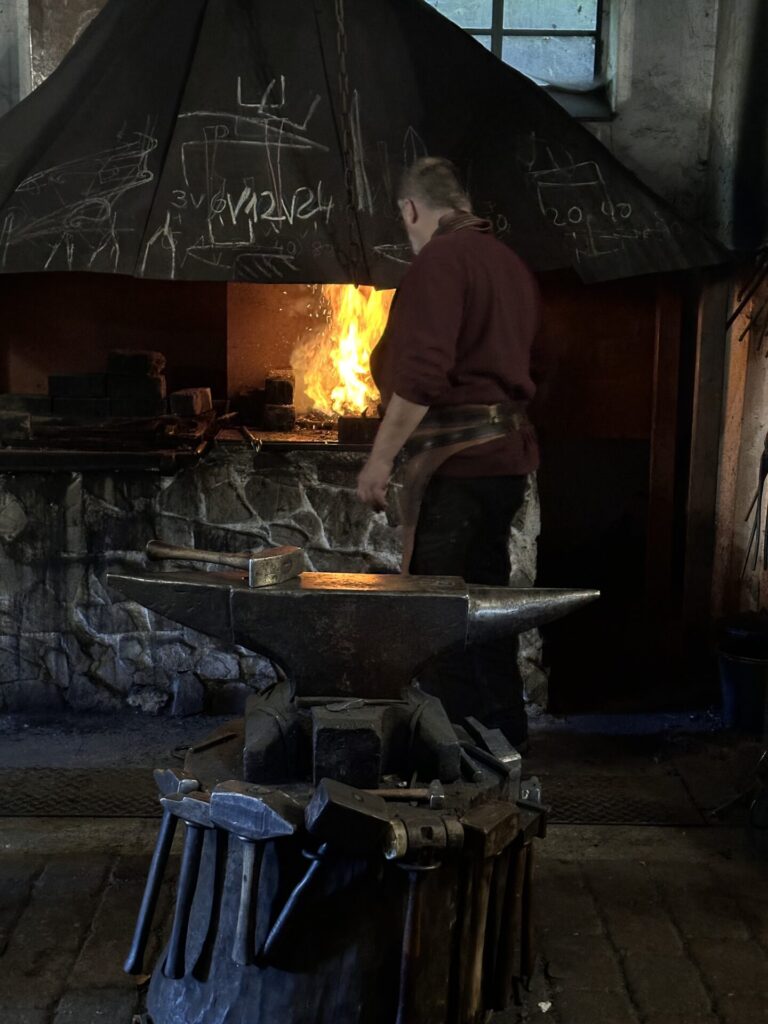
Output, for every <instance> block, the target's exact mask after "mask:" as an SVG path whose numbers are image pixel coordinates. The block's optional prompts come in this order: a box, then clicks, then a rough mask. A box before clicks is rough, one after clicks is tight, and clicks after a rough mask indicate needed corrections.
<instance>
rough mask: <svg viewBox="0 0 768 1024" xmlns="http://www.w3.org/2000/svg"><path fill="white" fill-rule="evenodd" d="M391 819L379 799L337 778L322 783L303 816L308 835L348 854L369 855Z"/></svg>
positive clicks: (387, 827)
mask: <svg viewBox="0 0 768 1024" xmlns="http://www.w3.org/2000/svg"><path fill="white" fill-rule="evenodd" d="M391 820H392V819H391V815H390V813H389V807H388V806H387V803H386V801H385V800H383V799H382V798H381V797H380V796H374V795H373V794H371V793H364V792H363V791H362V790H360V789H355V788H354V786H347V785H345V783H343V782H337V781H336V780H335V779H323V780H322V781H321V782H320V785H319V786H318V787H317V789H316V790H315V795H314V796H313V797H312V799H311V800H310V802H309V803H308V804H307V809H306V812H305V814H304V822H305V824H306V826H307V831H308V832H311V833H312V835H314V836H316V837H317V838H318V839H321V840H322V841H323V842H326V843H328V844H329V846H332V847H335V848H336V849H342V850H345V851H346V852H348V853H367V852H368V851H369V850H372V849H374V848H375V847H376V846H377V845H382V844H383V842H384V837H385V836H386V834H387V832H388V830H389V826H390V824H391Z"/></svg>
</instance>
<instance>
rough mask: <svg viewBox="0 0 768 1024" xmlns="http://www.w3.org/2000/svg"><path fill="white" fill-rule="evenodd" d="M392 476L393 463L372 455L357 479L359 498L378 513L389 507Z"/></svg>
mask: <svg viewBox="0 0 768 1024" xmlns="http://www.w3.org/2000/svg"><path fill="white" fill-rule="evenodd" d="M391 476H392V462H391V460H388V459H382V458H379V457H377V456H376V455H375V454H373V453H372V454H371V457H370V458H369V459H368V461H367V462H366V464H365V465H364V466H363V468H362V471H361V473H360V475H359V476H358V478H357V496H358V498H359V499H360V501H364V502H365V504H366V505H370V506H371V508H373V509H375V510H376V511H377V512H381V511H382V510H383V509H385V508H386V507H387V484H388V483H389V478H390V477H391Z"/></svg>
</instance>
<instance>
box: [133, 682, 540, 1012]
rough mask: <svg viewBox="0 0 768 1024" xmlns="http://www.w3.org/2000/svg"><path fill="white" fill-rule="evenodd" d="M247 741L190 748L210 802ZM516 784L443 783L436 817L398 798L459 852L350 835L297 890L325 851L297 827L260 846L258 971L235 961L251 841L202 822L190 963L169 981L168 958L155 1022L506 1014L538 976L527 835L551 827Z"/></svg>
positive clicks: (157, 991) (223, 734) (240, 727)
mask: <svg viewBox="0 0 768 1024" xmlns="http://www.w3.org/2000/svg"><path fill="white" fill-rule="evenodd" d="M258 699H259V698H256V700H258ZM249 712H251V713H250V714H249V718H251V717H253V713H252V708H250V707H249ZM245 736H246V722H244V721H242V720H240V721H236V722H232V723H230V724H227V725H225V726H223V727H222V728H220V729H219V730H217V732H216V733H213V734H212V735H211V736H210V737H208V738H207V739H206V740H204V741H202V742H201V743H199V744H198V745H197V746H196V747H195V748H192V749H191V750H190V752H189V754H188V756H187V760H186V763H185V773H186V774H187V775H189V776H193V777H194V778H196V779H198V780H199V781H200V782H201V784H202V785H203V787H204V790H205V791H206V792H208V793H210V791H211V790H212V789H213V788H214V787H215V786H216V785H217V784H219V783H221V782H223V781H224V780H227V779H232V778H237V777H239V775H240V773H241V764H242V757H243V747H244V743H245ZM456 738H457V741H458V736H457V737H456ZM476 767H477V766H476ZM480 776H482V778H480ZM283 788H284V789H285V790H286V791H288V792H290V793H292V794H293V795H294V796H295V797H296V799H297V800H298V801H299V802H304V803H305V802H306V801H308V800H309V798H310V797H311V795H312V792H313V786H312V784H311V781H306V780H304V781H300V782H294V783H290V784H287V785H286V786H284V787H283ZM518 789H519V777H511V778H510V777H509V776H507V777H505V776H504V773H503V772H501V773H499V772H495V771H492V770H490V769H487V770H485V771H482V770H479V771H478V772H477V781H474V782H473V781H468V780H466V779H459V780H456V781H454V782H453V783H447V784H446V785H445V786H444V792H445V804H444V806H443V807H441V808H436V809H430V808H429V807H428V806H416V805H415V804H408V803H406V802H402V803H400V802H397V806H398V807H399V808H400V812H399V813H400V814H401V815H402V817H403V818H404V819H405V820H406V822H407V821H408V820H409V815H411V816H413V817H412V819H411V821H410V824H409V829H410V831H411V833H413V831H414V822H415V827H417V828H418V830H419V831H422V832H423V831H425V830H426V831H429V830H432V829H434V830H435V832H436V833H437V831H438V830H439V829H440V828H441V827H443V823H444V822H446V821H460V822H461V828H462V829H463V841H462V843H461V845H460V846H455V847H453V848H445V849H442V850H441V851H439V853H438V855H437V856H434V857H427V858H426V859H425V858H423V857H420V856H418V855H415V856H412V857H406V858H404V859H402V860H388V859H386V857H384V856H382V854H381V852H380V851H378V850H377V851H374V852H372V853H368V854H366V855H356V854H354V853H347V852H345V851H344V849H343V839H344V837H340V839H342V847H340V848H339V849H337V850H335V851H334V849H333V844H332V843H330V844H328V850H327V852H326V854H325V855H323V856H321V857H320V863H319V864H318V865H317V867H316V869H315V871H314V874H313V877H312V878H311V880H310V882H309V883H308V884H306V885H305V888H304V889H303V891H301V892H300V893H299V895H298V896H295V893H296V891H297V886H298V887H299V889H301V885H300V883H301V882H302V880H303V879H306V878H307V874H308V868H309V866H310V865H311V864H313V863H314V862H315V861H314V858H317V851H318V844H317V842H315V841H313V837H312V836H310V835H308V834H307V833H306V832H305V831H303V830H299V831H297V833H296V835H293V836H289V837H287V838H286V837H283V838H279V839H276V840H274V841H270V842H267V843H265V844H263V851H262V856H261V857H260V858H259V859H260V860H261V866H260V870H258V871H257V872H256V873H255V876H254V878H252V879H251V880H250V881H249V885H250V886H251V887H252V890H251V891H252V892H253V896H254V899H253V905H252V908H251V913H250V915H249V921H248V941H247V951H248V953H247V958H246V959H247V960H248V961H249V962H247V963H237V962H235V958H233V942H234V937H235V933H236V930H237V922H238V916H239V914H240V900H241V893H242V879H243V856H244V849H245V847H244V844H243V842H242V841H241V840H240V839H239V838H238V837H237V836H236V835H234V834H233V833H232V832H230V831H227V830H225V829H220V828H209V829H207V830H206V832H205V836H204V839H203V842H202V855H201V858H200V866H199V872H198V874H197V879H196V882H195V886H194V896H193V899H192V901H191V905H190V907H189V911H188V915H187V920H186V921H185V926H186V940H185V941H184V943H183V951H182V952H183V956H182V964H183V966H182V970H181V971H178V970H177V971H176V972H175V973H176V974H178V975H180V976H177V977H171V976H169V974H172V973H174V972H173V971H169V951H168V949H166V950H165V951H164V953H163V955H162V956H161V958H160V960H159V962H158V964H157V965H156V968H155V971H154V974H153V976H152V980H151V983H150V987H149V993H148V1001H147V1005H148V1011H149V1014H150V1020H151V1021H152V1024H275V1022H278V1021H279V1022H280V1024H480V1022H481V1021H484V1020H485V1019H486V1016H487V1013H488V1011H489V1010H503V1009H505V1008H506V1007H508V1006H509V1005H510V1003H511V1002H513V1001H515V1000H516V999H517V998H518V995H519V992H520V990H521V985H522V984H523V982H524V981H525V979H526V978H527V977H528V976H529V975H530V973H531V969H532V956H533V952H532V948H531V942H530V920H529V904H530V887H531V862H532V856H533V847H532V839H533V838H534V837H535V836H537V835H540V834H542V831H543V824H544V818H543V813H542V812H541V811H540V810H538V809H536V808H535V807H534V808H530V807H526V806H519V805H518V803H517V801H516V799H515V798H516V797H517V795H518ZM389 806H392V805H391V804H390V805H389ZM428 845H429V844H427V846H428ZM427 846H425V850H426V849H427ZM182 871H183V865H182ZM310 873H311V872H310ZM292 894H294V895H293V896H292ZM294 897H295V898H294ZM291 900H293V911H292V913H290V914H289V915H288V917H287V920H286V924H285V927H284V928H283V929H282V930H281V931H280V934H279V936H278V940H277V941H276V942H273V943H272V944H271V945H269V943H268V937H269V935H270V933H271V932H272V931H273V929H274V926H275V923H276V921H277V920H278V919H279V918H280V916H281V912H282V911H283V910H284V908H285V907H286V905H287V903H289V902H290V901H291ZM177 909H178V908H177ZM265 945H269V948H268V950H265Z"/></svg>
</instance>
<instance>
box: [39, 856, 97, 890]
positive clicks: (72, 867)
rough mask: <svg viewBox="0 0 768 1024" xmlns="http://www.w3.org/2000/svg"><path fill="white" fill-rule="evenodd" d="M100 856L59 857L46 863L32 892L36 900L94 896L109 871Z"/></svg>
mask: <svg viewBox="0 0 768 1024" xmlns="http://www.w3.org/2000/svg"><path fill="white" fill-rule="evenodd" d="M109 863H110V862H109V859H108V858H107V857H102V856H90V857H88V856H84V857H60V858H55V859H52V860H50V861H49V862H48V864H47V865H46V867H45V871H43V873H42V875H41V876H40V879H39V881H38V883H37V886H36V888H35V897H36V898H45V897H47V896H50V897H54V898H58V897H59V896H61V895H62V893H64V894H66V895H68V896H72V897H74V896H96V894H97V893H98V892H99V891H100V890H101V888H102V887H103V885H104V881H105V879H106V875H107V871H108V869H109Z"/></svg>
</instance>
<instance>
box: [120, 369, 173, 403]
mask: <svg viewBox="0 0 768 1024" xmlns="http://www.w3.org/2000/svg"><path fill="white" fill-rule="evenodd" d="M165 392H166V384H165V377H141V376H136V375H133V374H131V375H129V374H110V375H109V376H108V377H107V394H108V395H109V397H110V398H112V399H116V398H125V399H129V398H137V399H140V400H142V401H144V400H146V401H152V400H155V401H156V400H157V399H161V398H165Z"/></svg>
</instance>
